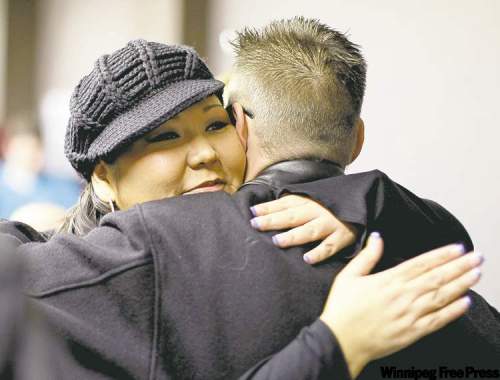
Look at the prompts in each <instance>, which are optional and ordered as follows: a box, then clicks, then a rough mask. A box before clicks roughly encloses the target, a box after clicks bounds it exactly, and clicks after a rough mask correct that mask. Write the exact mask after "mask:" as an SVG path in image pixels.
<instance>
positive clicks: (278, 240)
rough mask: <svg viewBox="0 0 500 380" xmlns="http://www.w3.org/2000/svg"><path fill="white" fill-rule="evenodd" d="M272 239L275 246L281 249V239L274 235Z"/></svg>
mask: <svg viewBox="0 0 500 380" xmlns="http://www.w3.org/2000/svg"><path fill="white" fill-rule="evenodd" d="M272 239H273V244H274V245H275V246H277V247H279V246H280V239H279V237H278V235H274V236H273V237H272Z"/></svg>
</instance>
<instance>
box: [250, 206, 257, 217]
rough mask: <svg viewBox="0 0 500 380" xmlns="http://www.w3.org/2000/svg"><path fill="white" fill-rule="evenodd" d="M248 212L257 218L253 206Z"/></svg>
mask: <svg viewBox="0 0 500 380" xmlns="http://www.w3.org/2000/svg"><path fill="white" fill-rule="evenodd" d="M250 212H251V213H252V215H253V216H257V210H256V209H255V206H252V207H250Z"/></svg>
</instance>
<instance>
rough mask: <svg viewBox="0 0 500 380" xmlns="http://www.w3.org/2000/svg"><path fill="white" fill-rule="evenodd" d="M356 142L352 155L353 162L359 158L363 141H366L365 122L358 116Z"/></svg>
mask: <svg viewBox="0 0 500 380" xmlns="http://www.w3.org/2000/svg"><path fill="white" fill-rule="evenodd" d="M355 128H356V142H355V144H354V149H353V151H352V155H351V162H353V161H354V160H355V159H356V158H358V156H359V154H360V153H361V149H363V143H364V142H365V123H364V122H363V119H361V118H358V121H356V126H355Z"/></svg>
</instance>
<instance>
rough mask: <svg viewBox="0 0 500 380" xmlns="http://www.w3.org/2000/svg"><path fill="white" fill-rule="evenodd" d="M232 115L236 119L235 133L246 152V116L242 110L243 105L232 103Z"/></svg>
mask: <svg viewBox="0 0 500 380" xmlns="http://www.w3.org/2000/svg"><path fill="white" fill-rule="evenodd" d="M232 108H233V117H234V119H235V120H236V125H235V127H236V133H237V134H238V137H239V139H240V142H241V145H243V150H244V151H245V152H246V151H247V148H248V143H247V142H248V124H247V117H246V115H245V112H244V111H243V107H242V106H241V104H240V103H238V102H235V103H233V104H232Z"/></svg>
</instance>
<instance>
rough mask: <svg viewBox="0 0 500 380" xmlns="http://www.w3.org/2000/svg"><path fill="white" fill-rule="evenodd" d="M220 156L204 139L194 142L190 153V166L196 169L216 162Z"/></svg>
mask: <svg viewBox="0 0 500 380" xmlns="http://www.w3.org/2000/svg"><path fill="white" fill-rule="evenodd" d="M218 159H219V156H218V154H217V152H216V151H215V149H214V148H213V147H212V145H210V143H209V142H208V141H206V140H205V139H203V138H199V139H196V140H193V141H192V142H191V146H190V149H189V153H188V160H187V161H188V165H189V166H190V167H192V168H196V167H199V166H202V165H210V164H212V163H214V162H216V161H217V160H218Z"/></svg>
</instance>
